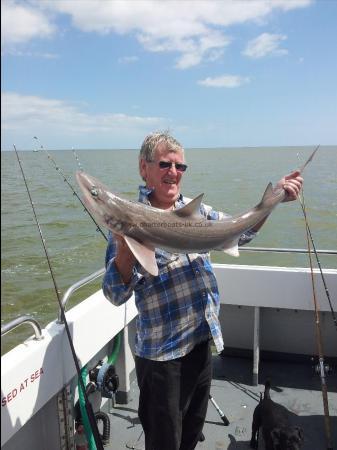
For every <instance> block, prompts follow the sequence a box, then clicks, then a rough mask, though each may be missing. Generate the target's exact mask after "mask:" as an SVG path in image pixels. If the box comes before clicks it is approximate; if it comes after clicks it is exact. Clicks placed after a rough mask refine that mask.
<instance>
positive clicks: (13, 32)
mask: <svg viewBox="0 0 337 450" xmlns="http://www.w3.org/2000/svg"><path fill="white" fill-rule="evenodd" d="M311 2H312V0H291V1H290V0H273V1H269V0H226V1H210V0H198V1H194V0H179V1H177V0H170V1H158V0H137V1H132V2H131V1H125V0H114V1H101V0H90V1H84V0H77V1H69V0H58V1H55V0H52V1H51V0H44V1H43V2H41V1H33V0H31V2H30V3H29V2H28V1H26V2H25V3H24V4H20V6H18V5H19V4H16V3H14V2H13V1H8V2H7V3H8V5H11V6H10V8H8V9H12V11H13V10H14V8H16V10H17V11H18V10H20V11H21V13H22V15H26V16H27V17H28V16H29V17H31V16H32V15H33V13H34V17H35V19H36V20H37V19H39V20H40V23H39V27H38V29H39V30H40V32H39V31H36V32H33V27H28V26H27V25H26V24H25V23H23V21H20V25H21V26H19V23H17V22H16V20H14V13H12V18H13V20H11V25H10V27H7V29H6V32H8V33H10V36H11V39H12V41H13V42H14V41H19V42H22V41H23V40H24V39H26V40H27V41H28V40H29V39H31V38H33V37H37V36H38V37H44V36H47V35H48V33H49V34H50V33H51V32H52V30H53V26H52V25H51V23H50V22H49V19H48V17H49V16H48V15H53V16H55V17H54V19H55V20H56V17H57V15H61V14H62V15H64V14H66V15H68V16H70V19H71V22H72V25H73V26H74V27H76V28H77V29H79V30H81V31H83V32H86V33H89V32H90V33H98V34H101V35H104V34H111V33H117V34H120V35H125V34H131V35H133V36H134V37H135V39H137V40H138V42H139V43H140V44H141V45H142V46H143V47H144V48H145V49H146V50H147V51H150V52H175V53H178V57H177V59H176V68H178V69H181V70H183V69H188V68H190V67H193V66H196V65H198V64H200V63H201V62H203V61H214V60H215V59H218V58H221V57H222V56H223V54H224V51H225V49H226V47H227V46H228V45H229V44H230V42H231V38H230V37H229V36H227V35H226V28H227V27H229V26H232V25H237V24H242V23H247V22H252V21H253V22H259V21H261V20H266V19H267V17H268V16H269V15H270V14H271V13H272V12H274V11H276V10H280V11H289V10H291V9H296V8H301V7H306V6H308V5H309V4H310V3H311ZM5 4H6V3H5ZM23 5H25V6H23ZM27 5H28V6H27ZM33 7H34V8H35V9H33ZM21 27H22V29H21ZM44 27H45V28H44ZM23 30H25V32H23ZM41 31H42V33H41ZM43 32H44V33H45V34H43Z"/></svg>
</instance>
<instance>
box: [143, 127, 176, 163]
mask: <svg viewBox="0 0 337 450" xmlns="http://www.w3.org/2000/svg"><path fill="white" fill-rule="evenodd" d="M161 143H165V144H166V147H167V150H168V152H174V153H177V152H181V153H182V154H184V148H183V146H182V145H181V144H180V142H178V141H177V140H176V139H175V138H174V137H173V136H171V135H170V134H169V131H168V130H167V131H155V132H154V133H151V134H149V135H147V136H146V138H145V139H144V142H143V144H142V146H141V149H140V152H139V161H140V160H141V159H145V161H147V162H151V161H153V158H154V153H155V151H156V148H157V146H158V144H161Z"/></svg>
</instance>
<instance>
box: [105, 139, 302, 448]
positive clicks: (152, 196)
mask: <svg viewBox="0 0 337 450" xmlns="http://www.w3.org/2000/svg"><path fill="white" fill-rule="evenodd" d="M186 169H187V166H186V164H185V162H184V150H183V147H182V146H181V144H180V143H179V142H178V141H177V140H176V139H174V138H173V137H172V136H170V135H169V134H168V133H166V132H164V133H161V132H157V133H153V134H150V135H149V136H147V137H146V138H145V140H144V142H143V145H142V147H141V151H140V155H139V172H140V175H141V177H142V178H143V180H144V181H145V183H146V185H145V186H141V187H140V195H139V201H141V202H143V203H146V204H149V205H152V206H153V207H156V208H160V209H165V210H173V209H175V208H180V207H182V206H184V205H185V204H186V202H187V200H186V198H185V197H183V196H182V195H181V193H180V184H181V180H182V177H183V174H184V172H185V171H186ZM302 181H303V180H302V178H301V177H300V176H299V173H298V172H294V173H292V174H290V175H288V176H286V177H284V178H282V179H281V180H280V181H279V183H278V186H282V187H283V188H284V189H285V190H286V192H287V197H286V201H289V200H294V199H296V198H297V196H298V193H299V191H300V189H301V185H302ZM200 212H201V214H203V215H204V216H205V217H207V218H208V219H209V220H221V218H222V217H224V214H223V213H220V212H216V211H214V210H212V208H211V207H208V206H206V205H201V210H200ZM265 220H266V219H264V220H263V221H262V222H260V223H259V224H257V225H256V226H255V227H253V229H252V230H250V231H248V232H246V233H245V234H244V235H242V236H241V239H240V242H239V244H240V245H243V244H245V243H247V242H249V241H250V240H251V239H252V238H253V237H254V236H255V234H256V232H257V231H258V230H259V228H260V227H261V226H262V224H263V222H264V221H265ZM156 260H157V264H158V267H159V275H158V276H156V277H154V276H152V275H150V274H149V273H147V272H146V271H145V270H144V268H143V267H142V266H140V264H139V263H138V262H137V260H136V259H135V257H134V256H133V254H132V252H131V251H130V249H129V247H128V246H127V244H126V243H125V241H124V239H123V238H121V237H117V236H112V235H111V234H110V238H109V244H108V248H107V253H106V267H107V271H106V274H105V277H104V280H103V291H104V294H105V296H106V297H107V298H108V299H109V300H110V301H111V302H112V303H114V304H115V305H121V304H123V303H125V302H126V301H127V300H128V299H129V298H130V297H131V295H132V293H133V292H135V299H136V306H137V308H138V317H137V335H136V344H135V364H136V373H137V380H138V386H139V389H140V397H139V409H138V413H139V418H140V421H141V424H142V426H143V429H144V433H145V445H146V450H193V449H194V448H195V447H196V445H197V442H198V440H199V438H200V436H201V432H202V428H203V424H204V420H205V416H206V411H207V405H208V398H209V392H210V385H211V378H212V367H211V349H210V342H211V340H213V342H214V345H215V347H216V349H217V351H218V352H221V350H222V349H223V340H222V335H221V328H220V323H219V320H218V313H219V307H220V305H219V293H218V288H217V283H216V279H215V276H214V273H213V270H212V266H211V264H210V260H209V254H190V255H186V254H171V253H168V252H166V251H164V250H161V249H156Z"/></svg>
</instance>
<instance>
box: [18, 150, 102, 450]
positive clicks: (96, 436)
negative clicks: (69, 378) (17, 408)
mask: <svg viewBox="0 0 337 450" xmlns="http://www.w3.org/2000/svg"><path fill="white" fill-rule="evenodd" d="M13 147H14V151H15V154H16V157H17V160H18V163H19V166H20V169H21V173H22V177H23V180H24V183H25V186H26V190H27V193H28V197H29V201H30V204H31V207H32V210H33V214H34V218H35V222H36V225H37V227H38V230H39V234H40V238H41V242H42V246H43V249H44V252H45V256H46V259H47V263H48V267H49V272H50V275H51V278H52V280H53V284H54V290H55V293H56V297H57V301H58V304H59V308H60V311H61V317H62V320H63V323H64V327H65V330H66V334H67V337H68V341H69V345H70V350H71V353H72V356H73V360H74V363H75V367H76V371H77V375H78V378H79V380H80V386H81V389H82V393H83V395H84V399H85V409H86V412H87V415H88V419H89V422H90V426H91V429H92V432H93V435H94V439H95V444H96V447H97V450H104V447H103V444H102V441H101V437H100V434H99V431H98V427H97V422H96V418H95V415H94V412H93V410H92V406H91V403H90V402H89V399H88V396H87V393H86V390H85V386H84V383H83V380H82V377H81V369H80V366H79V363H78V359H77V356H76V351H75V348H74V344H73V341H72V337H71V334H70V330H69V326H68V322H67V319H66V315H65V311H64V308H63V306H62V301H61V298H60V291H59V290H58V287H57V284H56V279H55V275H54V271H53V269H52V265H51V261H50V257H49V254H48V250H47V246H46V240H45V239H44V237H43V233H42V229H41V226H40V223H39V220H38V217H37V214H36V211H35V207H34V203H33V200H32V197H31V195H30V191H29V188H28V184H27V181H26V177H25V173H24V171H23V168H22V165H21V160H20V158H19V154H18V152H17V149H16V147H15V145H13Z"/></svg>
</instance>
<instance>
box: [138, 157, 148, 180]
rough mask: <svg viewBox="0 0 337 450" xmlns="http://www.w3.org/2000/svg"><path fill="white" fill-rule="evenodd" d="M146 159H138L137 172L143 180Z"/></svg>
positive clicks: (144, 177) (144, 178)
mask: <svg viewBox="0 0 337 450" xmlns="http://www.w3.org/2000/svg"><path fill="white" fill-rule="evenodd" d="M146 167H147V166H146V161H145V159H143V158H142V159H140V160H139V173H140V176H141V177H142V179H143V180H144V181H146Z"/></svg>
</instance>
